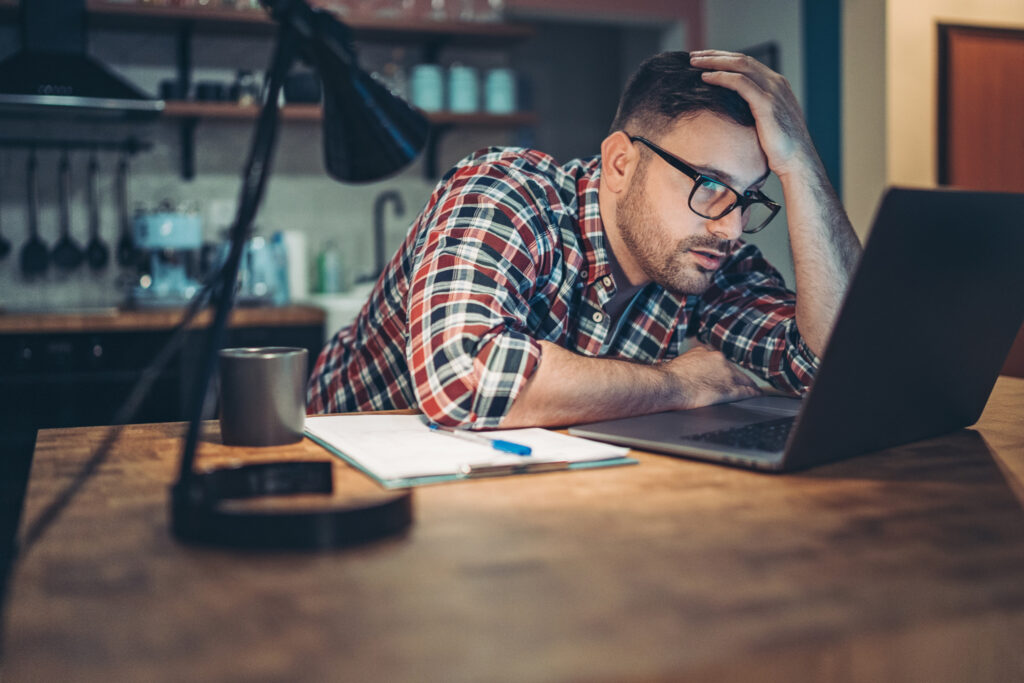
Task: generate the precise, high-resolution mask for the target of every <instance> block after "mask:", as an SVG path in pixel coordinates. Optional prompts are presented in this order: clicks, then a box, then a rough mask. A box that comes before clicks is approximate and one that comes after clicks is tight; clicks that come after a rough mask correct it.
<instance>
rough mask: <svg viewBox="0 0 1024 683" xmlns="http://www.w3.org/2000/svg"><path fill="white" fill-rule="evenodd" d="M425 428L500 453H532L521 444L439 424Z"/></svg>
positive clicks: (527, 447) (530, 449)
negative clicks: (482, 445)
mask: <svg viewBox="0 0 1024 683" xmlns="http://www.w3.org/2000/svg"><path fill="white" fill-rule="evenodd" d="M427 426H428V427H430V428H431V429H432V430H434V431H435V432H437V433H438V434H448V435H449V436H454V437H456V438H459V439H465V440H466V441H472V442H474V443H479V444H484V445H485V446H490V447H491V448H493V449H494V450H496V451H501V452H502V453H513V454H515V455H530V454H531V453H533V449H532V448H530V447H529V446H525V445H523V444H521V443H514V442H512V441H505V440H504V439H491V438H488V437H486V436H484V435H482V434H477V433H475V432H467V431H465V430H462V429H452V428H451V427H442V426H441V425H439V424H430V425H427Z"/></svg>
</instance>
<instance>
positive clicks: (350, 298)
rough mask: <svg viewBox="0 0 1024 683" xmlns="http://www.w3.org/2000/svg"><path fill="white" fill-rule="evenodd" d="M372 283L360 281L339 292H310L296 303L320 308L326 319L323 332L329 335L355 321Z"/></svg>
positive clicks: (371, 288) (367, 296)
mask: <svg viewBox="0 0 1024 683" xmlns="http://www.w3.org/2000/svg"><path fill="white" fill-rule="evenodd" d="M374 284H375V283H373V282H361V283H359V284H357V285H355V286H354V287H352V289H350V290H348V291H347V292H342V293H341V294H310V295H309V296H308V297H307V298H305V299H304V300H302V301H297V302H296V303H303V304H310V305H312V306H317V307H319V308H322V309H323V310H324V312H325V313H326V314H327V319H326V320H325V321H324V332H325V333H326V334H327V336H328V337H331V336H332V335H333V334H334V333H335V332H337V331H338V330H340V329H341V328H342V327H345V326H346V325H349V324H351V323H352V322H354V321H355V319H356V316H357V315H359V311H360V309H362V307H363V304H365V303H366V300H367V299H368V298H369V297H370V292H371V291H373V285H374Z"/></svg>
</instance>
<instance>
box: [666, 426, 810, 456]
mask: <svg viewBox="0 0 1024 683" xmlns="http://www.w3.org/2000/svg"><path fill="white" fill-rule="evenodd" d="M795 420H796V417H783V418H779V419H777V420H768V421H766V422H755V423H754V424H750V425H744V426H743V427H732V428H730V429H720V430H718V431H714V432H704V433H703V434H694V435H692V436H686V437H684V438H685V439H687V440H689V441H706V442H708V443H715V444H722V445H725V446H733V447H736V448H745V449H747V450H752V451H767V452H770V453H778V452H780V451H781V450H782V449H783V448H784V447H785V445H786V439H788V438H789V430H790V429H792V427H793V422H794V421H795Z"/></svg>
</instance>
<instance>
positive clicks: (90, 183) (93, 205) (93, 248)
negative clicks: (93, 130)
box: [85, 150, 110, 270]
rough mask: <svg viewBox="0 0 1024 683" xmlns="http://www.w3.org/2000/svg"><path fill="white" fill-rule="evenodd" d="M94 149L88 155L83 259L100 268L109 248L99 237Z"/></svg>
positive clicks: (108, 257)
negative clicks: (86, 232) (85, 230)
mask: <svg viewBox="0 0 1024 683" xmlns="http://www.w3.org/2000/svg"><path fill="white" fill-rule="evenodd" d="M99 167H100V165H99V162H98V161H97V160H96V150H93V151H92V155H91V156H90V157H89V171H88V176H87V183H86V192H87V194H86V198H87V200H88V202H89V243H88V244H87V245H85V261H86V263H88V264H89V267H90V268H92V269H93V270H102V269H103V268H105V267H106V265H107V261H109V260H110V248H109V247H107V245H106V243H105V242H104V241H103V240H102V239H101V238H100V204H99V201H98V199H97V196H96V175H97V173H98V172H99Z"/></svg>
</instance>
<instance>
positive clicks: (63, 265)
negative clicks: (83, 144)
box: [52, 149, 85, 270]
mask: <svg viewBox="0 0 1024 683" xmlns="http://www.w3.org/2000/svg"><path fill="white" fill-rule="evenodd" d="M57 193H58V195H59V197H58V199H59V202H60V239H59V240H57V244H55V245H53V252H52V257H53V265H55V266H57V267H58V268H60V269H62V270H74V269H75V268H77V267H78V266H80V265H82V259H83V258H84V256H85V252H83V251H82V248H81V247H80V246H78V243H77V242H75V240H74V239H73V238H72V237H71V162H70V161H69V160H68V151H67V149H65V150H64V151H63V152H61V155H60V164H58V166H57Z"/></svg>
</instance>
